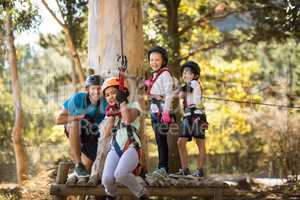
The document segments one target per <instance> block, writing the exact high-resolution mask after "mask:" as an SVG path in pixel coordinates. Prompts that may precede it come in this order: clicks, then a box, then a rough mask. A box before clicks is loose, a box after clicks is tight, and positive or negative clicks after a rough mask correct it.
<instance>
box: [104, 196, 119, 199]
mask: <svg viewBox="0 0 300 200" xmlns="http://www.w3.org/2000/svg"><path fill="white" fill-rule="evenodd" d="M115 199H117V198H116V197H112V196H109V195H107V196H106V198H105V200H115Z"/></svg>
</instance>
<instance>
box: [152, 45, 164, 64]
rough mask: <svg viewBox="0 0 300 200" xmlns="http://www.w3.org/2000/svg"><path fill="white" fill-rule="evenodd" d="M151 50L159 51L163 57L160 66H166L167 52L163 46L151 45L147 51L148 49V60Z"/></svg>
mask: <svg viewBox="0 0 300 200" xmlns="http://www.w3.org/2000/svg"><path fill="white" fill-rule="evenodd" d="M153 52H157V53H160V54H161V55H162V58H163V63H162V67H166V66H167V64H168V52H167V50H166V49H165V48H162V47H160V46H156V47H152V48H151V49H150V50H149V51H148V60H150V54H151V53H153Z"/></svg>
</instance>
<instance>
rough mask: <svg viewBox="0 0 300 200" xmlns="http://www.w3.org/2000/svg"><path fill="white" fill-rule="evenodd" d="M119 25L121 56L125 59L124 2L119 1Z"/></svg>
mask: <svg viewBox="0 0 300 200" xmlns="http://www.w3.org/2000/svg"><path fill="white" fill-rule="evenodd" d="M119 23H120V41H121V56H122V57H123V55H124V50H123V49H124V47H123V21H122V0H119Z"/></svg>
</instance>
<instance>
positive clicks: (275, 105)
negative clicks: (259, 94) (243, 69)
mask: <svg viewBox="0 0 300 200" xmlns="http://www.w3.org/2000/svg"><path fill="white" fill-rule="evenodd" d="M202 98H204V99H209V100H216V101H225V102H234V103H238V104H254V105H262V106H271V107H279V108H291V109H300V106H288V105H280V104H272V103H264V102H262V103H260V102H255V101H241V100H235V99H224V98H219V97H210V96H202Z"/></svg>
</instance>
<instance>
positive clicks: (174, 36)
mask: <svg viewBox="0 0 300 200" xmlns="http://www.w3.org/2000/svg"><path fill="white" fill-rule="evenodd" d="M162 1H163V3H164V4H165V6H166V8H167V23H168V35H169V38H168V41H169V49H168V50H169V56H170V58H171V59H170V63H169V65H170V66H171V67H170V70H171V71H172V74H174V75H175V76H176V77H177V78H178V80H179V77H180V63H179V58H180V35H179V31H178V7H179V4H180V0H174V1H166V0H162ZM176 104H177V105H178V106H180V105H179V101H177V102H176ZM176 119H181V116H180V113H176ZM177 121H178V120H177ZM179 123H180V121H179ZM178 127H180V126H178ZM173 131H175V132H172V134H170V135H169V136H168V145H169V168H170V169H169V171H170V172H171V173H172V172H175V171H178V169H179V168H180V157H179V152H178V148H177V139H178V132H177V133H176V130H173ZM179 131H180V130H179Z"/></svg>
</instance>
